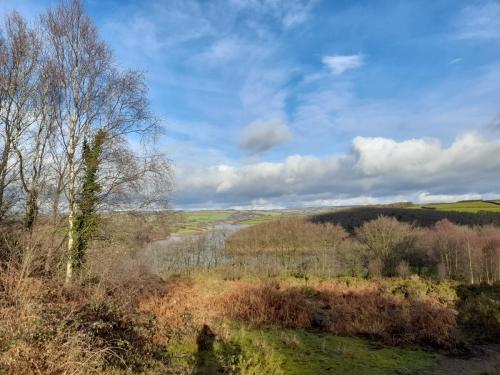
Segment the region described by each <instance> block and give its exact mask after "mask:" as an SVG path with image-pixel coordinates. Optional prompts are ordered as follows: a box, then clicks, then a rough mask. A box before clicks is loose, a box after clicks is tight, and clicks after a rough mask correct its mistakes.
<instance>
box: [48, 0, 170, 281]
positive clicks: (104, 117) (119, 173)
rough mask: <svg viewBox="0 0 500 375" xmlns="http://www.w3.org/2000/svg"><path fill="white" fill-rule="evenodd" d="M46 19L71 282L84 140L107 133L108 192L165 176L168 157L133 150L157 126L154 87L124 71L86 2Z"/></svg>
mask: <svg viewBox="0 0 500 375" xmlns="http://www.w3.org/2000/svg"><path fill="white" fill-rule="evenodd" d="M43 24H44V26H45V30H46V34H47V38H48V41H49V43H48V49H49V53H50V55H51V56H52V64H53V66H54V67H55V72H56V81H57V82H58V92H59V95H60V105H59V108H58V111H57V116H56V117H55V125H56V128H57V142H58V145H59V146H60V147H61V149H62V150H63V153H62V156H63V157H62V159H63V160H60V166H61V167H62V168H60V169H59V170H60V171H62V172H61V174H60V176H64V175H65V174H67V177H66V176H64V178H61V180H60V181H59V182H60V183H59V184H58V187H59V188H60V187H62V185H64V186H65V198H66V203H67V209H68V256H67V265H66V280H67V281H70V280H71V279H72V277H73V271H74V268H75V265H76V263H77V260H76V255H75V238H76V233H75V230H76V228H75V224H76V216H77V210H78V207H77V205H76V202H77V198H78V196H77V195H78V191H79V184H80V183H81V182H80V181H79V180H78V179H79V176H80V174H81V172H82V158H81V155H82V152H81V149H82V146H83V144H84V141H85V140H86V139H87V140H90V139H92V138H93V136H94V135H95V134H96V133H97V132H99V131H102V130H104V131H105V133H106V142H105V143H104V144H103V146H102V149H103V154H102V157H100V158H99V160H100V165H99V168H98V173H99V176H100V180H101V182H100V183H101V184H102V186H103V189H102V190H103V191H104V195H103V197H109V196H111V195H112V194H116V193H120V192H121V193H123V192H125V191H130V190H131V188H132V187H133V186H134V184H136V183H137V181H139V180H141V179H142V180H143V181H144V178H150V177H151V175H154V174H155V173H158V172H157V170H156V168H157V167H159V166H160V164H159V163H158V161H159V160H163V159H162V158H161V157H159V155H157V154H147V155H146V156H144V157H142V158H141V157H138V156H137V155H135V154H134V153H133V152H132V151H130V149H129V148H128V147H127V138H128V137H131V135H132V134H136V137H139V139H142V140H145V139H147V138H148V137H150V136H154V133H155V132H156V131H157V130H158V123H157V121H156V120H155V118H154V117H153V116H152V114H151V113H150V111H149V102H148V100H147V95H146V94H147V86H146V84H145V82H144V77H143V76H142V75H141V74H140V73H137V72H134V71H125V72H123V71H121V70H120V69H118V67H117V66H116V64H115V63H114V60H113V57H112V54H111V52H110V50H109V48H108V47H107V46H106V44H105V43H104V42H103V41H102V40H101V39H100V38H99V36H98V33H97V30H96V28H95V26H94V25H93V23H92V21H91V19H90V18H89V17H88V16H87V15H86V14H85V11H84V9H83V7H82V4H81V3H80V1H78V0H74V1H70V2H63V3H61V5H60V6H58V7H57V8H55V9H53V10H49V11H48V12H47V14H46V15H45V16H44V17H43ZM167 164H168V163H167ZM131 166H133V167H134V168H133V170H132V169H131V168H130V167H131ZM143 190H145V189H144V187H143Z"/></svg>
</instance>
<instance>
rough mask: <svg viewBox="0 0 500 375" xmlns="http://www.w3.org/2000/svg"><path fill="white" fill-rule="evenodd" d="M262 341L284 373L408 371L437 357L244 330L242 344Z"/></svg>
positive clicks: (347, 340)
mask: <svg viewBox="0 0 500 375" xmlns="http://www.w3.org/2000/svg"><path fill="white" fill-rule="evenodd" d="M261 340H265V341H267V342H268V344H270V346H271V347H272V348H273V350H274V352H275V353H277V354H278V355H279V356H280V357H281V359H282V361H281V363H282V365H281V368H282V370H283V372H284V373H285V374H290V375H293V374H297V375H299V374H300V375H308V374H311V375H313V374H342V373H345V374H351V375H356V374H372V375H378V374H393V373H394V374H396V373H397V374H410V373H413V372H415V371H417V370H423V369H430V368H431V367H432V366H433V365H434V364H435V363H436V361H437V360H438V358H439V356H438V355H436V354H431V353H428V352H424V351H422V350H412V349H400V348H382V349H373V348H372V347H371V346H370V344H369V342H368V341H367V340H363V339H360V338H353V337H339V336H333V335H329V334H318V333H311V332H307V331H303V330H290V329H279V330H278V329H276V328H264V329H259V330H252V331H247V332H246V333H245V334H243V337H242V338H240V340H239V342H240V343H242V344H241V345H242V347H247V346H248V347H251V346H252V345H255V344H254V343H258V342H259V341H261Z"/></svg>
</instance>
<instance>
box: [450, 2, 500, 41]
mask: <svg viewBox="0 0 500 375" xmlns="http://www.w3.org/2000/svg"><path fill="white" fill-rule="evenodd" d="M499 19H500V3H499V2H498V1H494V0H485V1H478V2H473V3H471V4H469V5H467V6H465V7H464V8H463V9H462V10H461V12H460V14H459V16H458V18H457V20H456V27H457V36H458V37H459V38H461V39H497V38H500V22H499Z"/></svg>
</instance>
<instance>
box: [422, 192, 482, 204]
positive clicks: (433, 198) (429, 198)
mask: <svg viewBox="0 0 500 375" xmlns="http://www.w3.org/2000/svg"><path fill="white" fill-rule="evenodd" d="M485 198H486V196H485V195H483V194H429V193H428V192H423V193H420V194H419V195H418V197H417V202H418V203H424V204H426V203H450V202H457V201H464V200H473V199H485Z"/></svg>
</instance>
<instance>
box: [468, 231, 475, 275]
mask: <svg viewBox="0 0 500 375" xmlns="http://www.w3.org/2000/svg"><path fill="white" fill-rule="evenodd" d="M467 253H468V254H469V270H470V283H471V284H474V271H473V269H472V252H471V248H470V242H469V240H467Z"/></svg>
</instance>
